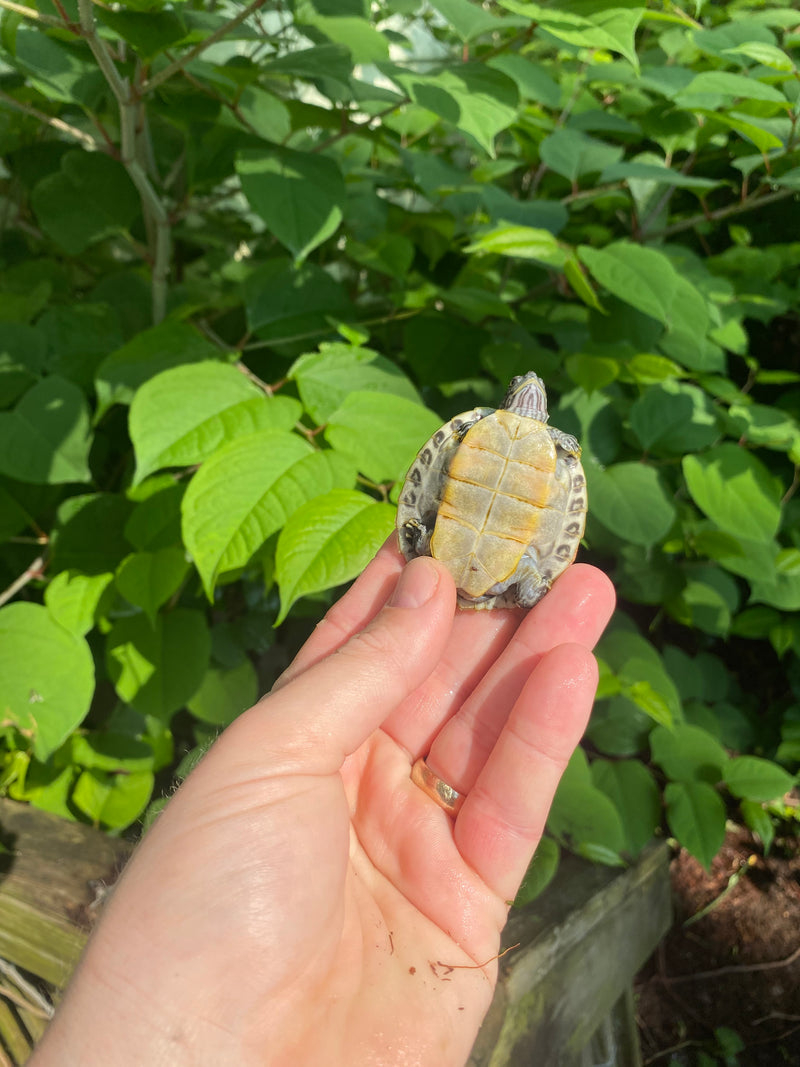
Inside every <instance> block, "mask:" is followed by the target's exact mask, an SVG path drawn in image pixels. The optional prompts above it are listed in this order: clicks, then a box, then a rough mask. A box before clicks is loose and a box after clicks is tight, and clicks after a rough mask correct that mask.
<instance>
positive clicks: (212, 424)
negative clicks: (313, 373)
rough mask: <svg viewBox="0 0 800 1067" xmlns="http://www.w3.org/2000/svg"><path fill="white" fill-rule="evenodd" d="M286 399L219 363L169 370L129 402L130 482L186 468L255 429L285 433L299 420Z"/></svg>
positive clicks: (291, 401) (294, 406) (290, 400)
mask: <svg viewBox="0 0 800 1067" xmlns="http://www.w3.org/2000/svg"><path fill="white" fill-rule="evenodd" d="M300 413H301V408H300V404H299V403H298V402H297V401H296V400H294V399H293V398H292V397H269V396H267V395H266V394H265V393H264V392H263V390H261V389H259V388H258V387H257V386H256V385H254V384H253V383H252V382H251V381H249V380H248V379H247V378H246V377H245V375H244V374H242V373H240V372H239V371H238V370H236V369H235V368H234V367H231V366H229V365H227V364H224V363H217V362H206V363H192V364H189V365H188V366H186V365H185V366H181V367H173V368H171V369H170V370H166V371H163V372H162V373H161V374H158V375H156V377H155V378H151V379H150V380H149V381H147V382H145V383H144V385H143V386H142V387H141V388H140V389H139V391H138V392H137V393H136V395H135V396H134V398H133V401H132V403H131V409H130V420H129V424H130V435H131V441H132V442H133V447H134V450H135V452H136V476H135V478H134V484H137V483H139V482H141V481H142V480H143V479H144V478H146V477H147V475H148V474H150V473H152V471H154V470H158V469H159V468H160V467H188V466H191V465H193V464H196V463H201V462H202V461H203V460H204V459H207V458H208V457H209V456H210V455H211V454H212V453H213V452H215V451H216V450H217V448H219V447H220V446H221V445H223V444H226V443H227V442H229V441H232V440H234V439H235V438H236V437H243V436H244V435H245V434H248V433H254V432H255V431H257V430H290V429H291V428H292V426H294V424H295V423H296V422H297V420H298V419H299V417H300Z"/></svg>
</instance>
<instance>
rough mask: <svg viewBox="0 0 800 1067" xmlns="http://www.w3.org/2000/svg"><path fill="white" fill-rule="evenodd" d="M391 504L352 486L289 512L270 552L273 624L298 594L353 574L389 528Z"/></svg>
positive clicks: (337, 582)
mask: <svg viewBox="0 0 800 1067" xmlns="http://www.w3.org/2000/svg"><path fill="white" fill-rule="evenodd" d="M394 518H395V509H394V508H393V507H391V506H390V505H388V504H381V503H377V502H376V501H375V500H373V499H372V497H368V496H366V495H365V494H364V493H359V492H357V491H355V490H347V489H332V490H331V491H330V492H328V493H325V494H324V495H323V496H318V497H315V498H314V499H313V500H310V501H309V502H308V503H307V504H305V505H303V507H301V508H298V509H297V511H295V512H294V514H293V515H291V516H290V518H289V520H288V521H287V523H286V525H285V526H284V528H283V530H282V531H281V534H280V537H279V538H278V547H277V549H276V553H275V579H276V581H277V583H278V586H279V587H280V592H281V610H280V614H279V615H278V618H277V620H276V624H275V625H276V626H277V625H278V624H280V623H281V622H283V620H284V619H285V618H286V615H287V614H288V612H289V609H290V608H291V607H292V605H293V604H294V603H295V601H296V600H298V599H299V598H300V597H302V596H308V594H309V593H318V592H321V591H322V590H324V589H331V588H333V587H334V586H337V585H342V583H343V582H348V581H350V579H351V578H355V577H356V575H358V574H360V573H361V571H362V570H363V569H364V567H366V565H367V563H369V561H370V560H371V559H372V557H373V556H374V555H375V553H376V552H377V550H378V548H380V546H381V544H382V543H383V542H384V541H385V540H386V538H387V537H388V535H389V532H390V531H391V530H392V529H393V527H394Z"/></svg>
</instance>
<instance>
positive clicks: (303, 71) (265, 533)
mask: <svg viewBox="0 0 800 1067" xmlns="http://www.w3.org/2000/svg"><path fill="white" fill-rule="evenodd" d="M0 8H2V9H3V10H2V23H1V24H0V36H1V38H2V43H3V48H4V51H3V53H2V56H1V57H0V82H1V83H2V84H0V116H2V122H0V153H2V159H3V170H2V172H1V173H0V182H2V197H3V204H2V210H3V216H4V228H3V233H2V237H1V238H0V265H1V266H2V271H1V272H0V589H4V590H5V592H4V593H3V594H2V595H1V596H0V603H2V604H3V605H4V606H3V607H2V608H0V700H1V701H2V707H3V711H4V719H3V740H4V753H5V756H4V762H5V766H4V774H3V781H4V785H5V789H6V790H7V792H8V793H9V794H10V795H11V796H13V797H15V798H17V799H21V800H28V801H30V802H31V803H34V804H36V805H38V806H40V807H43V808H46V809H48V810H51V811H56V812H59V813H61V814H63V815H68V816H71V817H73V818H80V819H85V820H89V821H91V822H94V823H97V824H99V825H102V826H104V827H106V828H107V829H109V830H112V831H115V832H119V831H121V830H123V829H124V828H125V827H127V826H129V825H130V824H131V823H133V822H134V821H135V820H137V819H138V818H139V817H140V816H141V815H142V813H143V812H144V811H145V809H146V807H147V805H148V803H149V801H150V798H151V794H152V791H153V788H154V783H155V781H156V776H157V775H159V774H161V775H162V776H163V775H164V774H165V773H168V772H172V771H174V770H175V767H176V765H177V766H178V768H179V773H182V771H181V770H180V769H181V768H183V769H185V768H186V767H188V766H189V765H190V764H191V763H192V761H193V760H195V759H196V755H197V752H199V751H201V750H202V748H203V746H204V745H206V744H207V743H208V742H209V740H210V738H211V737H212V736H213V733H214V731H215V730H217V729H218V728H220V727H222V726H224V725H226V724H227V723H228V722H230V721H231V719H232V718H234V717H235V715H236V714H238V712H239V711H241V710H242V709H243V708H245V707H246V706H248V705H249V704H251V703H252V702H253V701H254V699H255V698H256V696H257V694H258V692H259V691H260V690H263V689H265V688H267V687H268V685H269V684H270V682H271V681H272V679H273V677H274V665H275V664H279V663H281V662H282V661H283V660H285V658H286V656H287V655H290V654H291V652H292V651H293V647H294V643H295V642H296V639H297V637H298V636H299V633H300V631H301V630H302V627H303V625H304V620H306V623H305V625H308V624H310V623H313V621H314V620H315V619H316V618H318V617H319V615H320V613H321V612H322V611H323V610H324V609H325V606H326V605H327V604H328V603H329V602H330V600H331V598H332V597H333V596H335V595H336V590H337V587H339V586H341V585H342V583H345V582H347V581H349V580H350V579H352V578H353V577H354V576H355V575H356V574H357V573H358V572H359V571H360V570H361V569H362V568H363V566H364V565H365V564H366V562H367V561H368V559H369V558H370V556H371V555H372V554H373V553H374V551H375V550H376V548H377V547H378V546H379V545H380V543H381V542H382V541H383V539H384V538H385V537H386V536H387V535H388V533H389V532H390V530H391V529H392V525H393V507H392V502H393V501H394V500H395V499H396V491H397V486H398V483H399V481H400V479H402V476H403V474H404V472H405V469H406V467H407V466H408V463H409V462H410V460H411V458H412V457H413V455H414V454H415V452H416V450H417V448H418V447H419V446H420V444H421V443H422V442H423V441H424V440H425V439H426V438H427V437H428V436H429V434H430V433H431V431H432V430H433V429H434V428H435V426H436V425H437V424H438V423H439V422H441V421H443V420H444V419H445V418H449V417H450V416H452V415H453V414H454V413H456V412H457V411H460V410H465V409H467V408H469V407H471V406H473V405H474V404H476V403H482V404H492V403H496V402H497V400H498V399H499V397H500V396H501V395H502V391H503V388H504V386H505V384H506V382H507V380H508V378H509V377H510V376H511V375H512V374H516V373H519V372H522V371H526V370H529V369H535V370H536V371H538V373H539V374H541V375H542V376H543V377H544V378H545V379H546V381H547V384H548V387H549V390H550V394H551V409H552V414H553V421H554V423H555V424H556V425H558V426H560V427H561V428H563V429H565V430H567V431H570V432H574V433H576V434H578V435H579V437H580V439H581V441H582V444H583V450H584V463H585V469H586V474H587V480H588V483H589V499H590V510H589V519H588V527H587V535H586V548H585V550H584V558H589V559H591V560H593V561H594V562H596V563H597V564H598V565H600V566H602V567H603V568H604V569H605V570H606V571H607V572H608V573H609V574H610V575H611V576H612V578H613V579H614V581H615V583H616V585H617V588H618V590H619V594H620V600H621V605H620V611H619V612H618V615H617V617H616V619H615V621H614V624H613V626H612V628H611V630H610V632H609V633H608V634H607V635H606V637H605V638H604V640H603V642H602V644H601V647H600V649H599V656H600V661H601V662H600V665H601V684H600V690H599V693H598V702H597V707H596V711H595V714H594V716H593V719H592V722H591V724H590V727H589V731H588V734H587V741H586V752H588V754H589V758H588V759H587V756H586V754H584V752H583V751H582V752H579V753H578V754H576V756H575V758H574V760H573V761H572V763H571V764H570V767H569V769H568V772H567V774H566V775H565V777H564V780H563V782H562V785H561V787H560V789H559V792H558V795H557V797H556V801H555V804H554V806H553V811H552V813H551V817H550V823H549V830H550V835H551V836H550V837H549V838H547V839H546V842H545V843H543V845H542V848H541V849H540V852H539V853H538V854H537V860H536V861H535V864H534V866H533V867H532V868H531V872H530V873H529V877H528V879H527V880H526V883H525V887H524V888H523V891H522V894H521V899H530V898H531V897H532V896H533V895H535V893H536V892H537V891H538V888H540V887H541V886H542V885H543V884H545V883H546V882H547V881H548V880H549V878H550V877H552V874H553V872H554V871H555V869H556V866H557V864H558V855H559V847H560V845H562V844H563V845H567V846H568V847H570V848H573V849H574V850H576V851H577V852H579V853H581V854H583V855H585V856H588V857H590V858H592V859H595V860H599V861H602V862H606V863H613V864H618V863H622V862H626V861H627V860H628V859H629V858H630V857H632V856H635V855H637V854H638V852H639V851H640V850H641V849H642V848H643V847H644V846H645V844H646V843H647V841H648V840H649V839H650V837H651V836H652V834H653V833H654V832H658V831H659V830H661V829H663V828H666V829H667V830H668V831H669V832H670V833H671V834H673V835H674V836H675V837H677V838H678V840H679V841H680V842H681V843H682V844H684V845H685V846H686V847H688V848H689V849H691V850H692V851H693V852H694V853H695V855H697V856H698V857H699V858H700V859H701V860H702V861H703V862H704V863H709V862H710V860H711V858H712V857H713V855H714V852H715V851H716V849H717V848H718V847H719V844H720V841H721V840H722V835H723V833H724V828H725V819H726V816H727V815H728V814H733V815H735V816H736V817H740V818H742V819H743V820H744V821H745V822H746V824H747V825H748V826H750V827H751V828H752V829H753V830H754V832H756V833H757V834H758V835H759V836H760V837H761V839H762V841H763V843H764V845H765V847H769V844H770V842H771V840H772V837H773V835H774V825H775V822H776V821H777V820H783V821H795V822H796V817H795V813H796V808H795V807H793V806H792V805H791V804H789V803H787V802H786V800H785V797H786V794H787V793H788V792H789V791H790V790H791V789H792V788H793V786H794V783H795V781H796V779H795V775H794V772H795V771H796V769H797V766H798V763H799V762H800V670H798V656H799V655H800V621H798V614H797V613H798V611H800V532H799V531H800V522H798V515H799V514H800V512H798V505H797V497H796V490H797V487H798V481H799V476H798V463H800V422H799V421H798V418H799V416H800V364H798V360H797V336H798V317H797V306H798V296H800V242H798V241H797V240H795V238H796V237H797V233H796V230H797V227H796V225H794V220H795V219H796V218H797V217H800V216H798V204H797V197H798V194H800V147H799V146H798V133H797V129H798V123H797V118H798V111H797V109H798V102H800V80H798V60H797V57H798V47H799V46H800V38H798V35H797V15H796V12H795V11H794V10H793V5H792V4H791V3H789V2H788V0H785V2H784V0H772V2H767V3H764V2H763V0H726V2H720V3H716V4H713V5H712V4H710V3H708V2H706V0H697V2H696V3H695V4H694V5H692V6H691V7H690V9H687V10H684V9H683V8H681V7H676V6H670V5H666V6H665V5H663V4H662V3H660V2H656V0H641V2H637V0H633V2H632V3H630V4H626V5H623V6H617V7H606V8H604V7H603V6H602V5H598V4H597V3H590V2H584V0H557V2H555V3H548V4H546V5H544V4H537V3H533V2H527V0H500V2H499V3H497V4H494V5H480V4H478V3H474V2H472V0H438V2H435V3H433V4H431V5H423V4H418V3H416V2H415V0H380V2H379V3H377V4H373V5H371V6H368V5H366V4H365V3H362V2H361V0H356V2H354V3H350V4H348V5H346V8H342V7H339V8H337V7H336V5H331V4H328V3H325V4H323V3H321V2H320V0H310V2H303V3H300V2H297V3H295V4H294V5H291V4H290V5H271V4H269V3H267V4H251V5H250V6H249V7H245V6H244V5H243V4H239V5H227V6H221V5H217V4H215V3H211V4H210V5H209V4H201V3H200V0H186V2H183V3H181V4H179V5H168V4H166V3H164V2H163V0H127V2H123V3H122V4H121V5H117V7H116V9H114V10H112V9H111V8H110V7H92V5H91V3H90V0H75V2H73V3H71V4H67V5H66V7H64V8H62V7H61V5H56V6H52V5H50V4H39V5H38V6H37V7H36V8H33V7H31V8H28V9H26V8H25V5H19V4H14V5H9V4H4V3H2V0H0ZM276 627H277V629H276ZM273 642H277V643H278V644H280V645H281V646H283V647H282V648H280V649H277V650H276V649H272V648H271V647H270V646H271V645H272V644H273ZM158 791H159V792H160V791H161V786H159V790H158Z"/></svg>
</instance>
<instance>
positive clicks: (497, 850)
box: [30, 542, 613, 1067]
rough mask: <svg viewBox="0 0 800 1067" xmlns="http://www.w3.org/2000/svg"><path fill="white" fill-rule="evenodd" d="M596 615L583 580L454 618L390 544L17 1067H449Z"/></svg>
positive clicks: (464, 1043) (110, 921)
mask: <svg viewBox="0 0 800 1067" xmlns="http://www.w3.org/2000/svg"><path fill="white" fill-rule="evenodd" d="M415 605H416V606H415ZM612 607H613V592H612V590H611V586H610V583H609V582H608V580H607V579H606V578H605V577H604V576H603V575H602V574H601V572H599V571H597V570H595V569H594V568H592V567H587V566H585V565H580V564H578V565H574V566H572V567H571V568H569V570H568V571H567V572H566V573H565V574H564V575H563V576H562V577H561V578H560V579H559V580H558V582H557V583H556V585H555V586H554V588H553V590H552V591H551V592H550V593H549V594H548V595H547V596H546V597H545V598H544V599H543V600H542V601H541V602H540V603H539V604H537V605H536V607H534V608H533V609H532V610H531V611H530V612H528V613H527V614H523V613H521V612H518V611H491V612H462V611H458V612H456V611H455V590H454V588H453V583H452V580H451V579H450V576H449V575H448V573H447V572H446V571H445V569H444V568H443V567H442V566H441V565H440V564H438V563H436V562H434V561H433V560H431V559H427V558H422V559H418V560H414V561H413V562H412V563H410V564H408V565H405V566H404V565H403V563H402V560H401V558H400V556H399V554H398V553H397V551H396V550H395V549H394V548H393V547H392V545H390V544H389V543H388V542H387V545H385V546H384V548H383V549H382V550H381V551H380V552H379V553H378V555H377V557H376V558H375V560H373V562H372V563H371V564H370V566H369V567H368V568H367V570H366V571H365V572H364V574H363V575H362V576H361V578H359V580H358V581H357V582H356V583H355V584H354V585H353V587H352V588H351V589H350V590H349V591H348V592H347V593H346V594H345V596H344V597H343V598H342V599H341V600H340V601H339V602H338V603H337V604H336V605H335V606H334V607H333V608H332V609H331V611H330V612H329V613H328V615H327V617H326V618H325V619H324V620H323V621H322V622H321V623H320V624H319V626H318V627H317V629H316V630H315V631H314V633H313V634H312V635H311V637H310V639H309V641H308V642H307V643H306V645H305V646H304V648H303V649H302V650H301V652H300V653H299V655H298V656H297V658H296V660H295V661H294V663H293V664H292V666H291V667H290V668H289V669H288V671H286V672H285V674H284V675H283V676H282V678H281V679H279V681H278V683H277V684H276V686H275V687H274V689H273V691H272V693H271V694H269V695H268V696H266V697H265V698H264V699H262V700H261V701H260V702H259V703H258V704H256V705H255V707H253V708H251V709H250V710H249V711H247V712H245V713H244V714H243V715H241V716H240V717H239V718H238V719H237V720H236V722H235V723H234V724H233V725H232V726H231V727H229V728H228V729H227V730H226V731H225V733H224V734H223V735H222V736H221V737H220V739H219V740H218V741H217V742H216V743H215V744H214V746H213V747H212V748H211V750H210V751H209V753H208V754H207V755H206V757H205V758H204V759H203V760H202V762H201V763H200V764H199V766H198V767H197V768H196V769H195V770H194V771H193V772H192V774H191V775H190V776H189V778H188V779H187V781H186V782H185V783H184V784H183V786H181V788H180V789H179V790H178V792H177V794H176V795H175V796H174V797H173V798H172V800H171V801H170V803H169V805H168V806H167V808H166V809H165V811H164V812H163V813H162V815H161V816H160V817H159V819H158V820H157V822H156V823H155V825H154V827H153V828H152V829H151V830H150V831H149V833H148V834H147V835H146V837H145V839H144V842H143V844H142V845H141V846H140V848H139V849H138V851H137V853H136V854H135V856H134V858H133V860H132V861H131V863H130V864H129V866H128V868H127V869H126V871H125V873H124V875H123V877H122V879H121V881H120V883H119V885H118V886H117V887H116V889H115V890H114V892H113V894H112V896H111V899H110V901H109V903H108V905H107V908H106V911H105V914H104V915H103V918H102V919H101V922H100V923H99V926H98V928H97V930H96V931H95V933H94V934H93V936H92V939H91V941H90V944H89V948H88V950H87V952H86V954H85V956H84V959H83V961H82V963H81V965H80V967H79V970H78V972H77V974H76V976H75V978H74V979H73V982H72V984H71V986H70V989H69V991H68V993H67V996H66V999H65V1002H64V1004H63V1006H62V1007H61V1009H60V1010H59V1012H57V1014H56V1018H55V1020H54V1022H53V1024H52V1025H51V1028H50V1030H49V1031H48V1033H47V1035H46V1036H45V1039H44V1041H43V1042H42V1044H41V1045H40V1047H39V1050H38V1052H37V1053H36V1054H35V1055H34V1058H33V1060H32V1061H30V1062H31V1064H32V1065H35V1067H49V1065H51V1064H58V1067H73V1065H74V1067H78V1065H80V1067H93V1065H94V1064H98V1065H100V1064H102V1065H103V1067H116V1065H119V1067H125V1065H128V1064H131V1065H134V1064H135V1065H137V1067H138V1065H142V1064H147V1065H148V1067H158V1065H162V1064H163V1065H169V1067H182V1065H183V1064H192V1065H204V1064H209V1065H212V1064H213V1065H214V1067H220V1065H224V1064H235V1065H237V1067H240V1065H241V1067H245V1065H249V1064H254V1065H255V1064H258V1065H264V1064H269V1065H279V1067H283V1065H287V1067H288V1065H292V1067H295V1065H298V1064H300V1065H305V1064H310V1065H317V1064H323V1063H324V1064H326V1065H335V1064H347V1065H350V1067H352V1065H359V1067H360V1065H362V1064H363V1065H366V1064H370V1065H373V1064H375V1065H377V1064H387V1065H389V1064H391V1065H398V1064H409V1065H410V1064H419V1065H423V1064H429V1063H430V1064H436V1067H447V1065H450V1064H452V1065H458V1064H463V1063H464V1061H465V1060H466V1058H467V1056H468V1055H469V1051H470V1049H471V1046H472V1044H473V1041H474V1039H475V1035H476V1033H477V1030H478V1027H479V1025H480V1022H481V1020H482V1018H483V1015H484V1013H485V1011H486V1009H487V1008H488V1005H489V1003H490V1001H491V996H492V992H493V988H494V982H495V978H496V970H497V968H496V960H495V957H496V954H497V952H498V946H499V939H500V932H501V930H502V927H503V925H504V923H505V918H506V912H507V909H508V904H509V902H510V901H511V899H512V898H513V896H514V894H515V892H516V889H517V887H518V885H519V882H520V881H521V879H522V877H523V875H524V873H525V870H526V867H527V864H528V861H529V859H530V856H531V854H532V852H533V850H534V848H535V846H536V844H537V842H538V840H539V837H540V836H541V833H542V830H543V828H544V823H545V819H546V816H547V811H548V809H549V806H550V803H551V800H552V797H553V793H554V791H555V788H556V785H557V782H558V779H559V777H560V774H561V771H562V770H563V767H564V766H565V764H566V762H567V761H568V759H569V757H570V755H571V753H572V751H573V749H574V747H575V745H576V744H577V742H578V740H579V738H580V736H581V734H582V732H583V729H584V727H585V723H586V720H587V717H588V714H589V711H590V708H591V704H592V699H593V696H594V690H595V686H596V666H595V662H594V659H593V657H592V656H591V654H590V652H589V651H588V650H589V649H590V648H591V647H592V646H593V644H594V643H595V641H596V640H597V638H598V637H599V636H600V633H601V632H602V630H603V628H604V626H605V624H606V622H607V620H608V617H609V615H610V612H611V610H612ZM422 755H425V756H427V757H428V764H429V766H430V767H431V769H432V770H433V771H434V772H435V774H437V775H439V776H441V778H443V779H444V780H445V781H446V782H448V783H449V784H450V785H452V786H453V787H454V788H456V789H457V790H458V791H459V792H461V793H464V794H466V799H465V802H464V804H463V807H462V809H461V811H460V812H459V814H458V816H457V817H456V818H455V819H453V818H451V817H450V816H449V815H448V814H447V813H446V812H445V811H443V810H442V809H441V807H439V806H437V804H436V803H435V802H434V801H432V800H431V799H430V798H429V797H428V796H427V795H426V794H425V793H424V792H423V791H422V790H421V789H419V788H418V787H417V786H416V785H415V784H414V783H413V782H412V780H411V778H410V769H411V766H412V764H413V763H414V761H415V760H416V759H417V758H418V757H419V756H422Z"/></svg>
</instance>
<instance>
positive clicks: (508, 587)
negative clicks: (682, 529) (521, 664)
mask: <svg viewBox="0 0 800 1067" xmlns="http://www.w3.org/2000/svg"><path fill="white" fill-rule="evenodd" d="M580 455H581V449H580V445H579V444H578V442H577V441H576V439H575V438H574V437H572V436H571V435H570V434H567V433H563V432H562V431H561V430H555V429H553V428H552V427H549V426H548V425H547V394H546V392H545V388H544V383H543V382H542V380H541V378H539V377H537V375H536V374H534V373H533V371H530V372H529V373H528V374H525V375H520V376H519V377H517V378H514V379H512V381H511V384H510V386H509V387H508V392H507V393H506V397H505V400H504V401H503V406H502V407H501V408H498V409H497V410H495V409H494V408H473V409H472V411H465V412H463V414H461V415H456V417H455V418H453V419H451V420H450V421H449V422H447V423H445V425H444V426H442V427H441V428H440V429H438V430H437V431H436V433H435V434H434V435H433V437H431V439H430V440H429V441H428V442H427V444H425V445H424V446H423V448H422V449H421V450H420V452H419V454H418V455H417V458H416V459H415V460H414V462H413V463H412V464H411V467H410V468H409V471H408V474H407V475H406V480H405V483H404V485H403V490H402V492H401V494H400V500H399V503H398V507H397V531H398V539H399V542H400V550H401V552H402V553H403V555H404V556H405V558H406V559H407V560H411V559H413V558H414V557H415V556H433V557H434V559H438V560H440V562H442V563H444V565H445V566H446V567H447V569H448V570H449V571H450V573H451V574H452V575H453V579H454V580H455V583H456V587H457V589H458V603H459V604H460V606H461V607H465V608H506V607H514V606H518V607H522V608H531V607H533V605H534V604H535V603H537V601H539V600H541V598H542V597H543V596H544V595H545V593H546V592H547V591H548V589H549V588H550V586H551V585H552V584H553V582H554V581H555V579H556V578H557V577H558V576H559V574H561V573H562V571H564V570H566V568H567V567H568V566H569V564H570V563H572V561H573V559H574V558H575V554H576V552H577V551H578V544H579V542H580V539H581V538H582V537H583V529H584V526H585V523H586V478H585V476H584V473H583V468H582V467H581V464H580Z"/></svg>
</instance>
